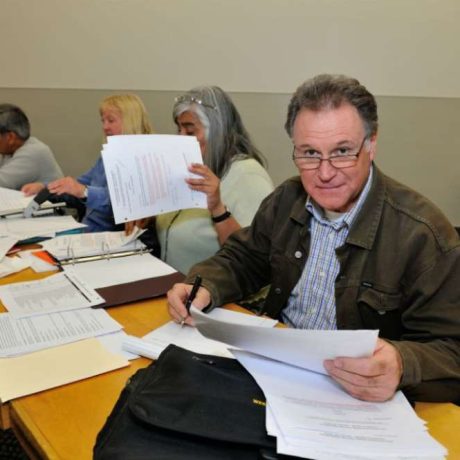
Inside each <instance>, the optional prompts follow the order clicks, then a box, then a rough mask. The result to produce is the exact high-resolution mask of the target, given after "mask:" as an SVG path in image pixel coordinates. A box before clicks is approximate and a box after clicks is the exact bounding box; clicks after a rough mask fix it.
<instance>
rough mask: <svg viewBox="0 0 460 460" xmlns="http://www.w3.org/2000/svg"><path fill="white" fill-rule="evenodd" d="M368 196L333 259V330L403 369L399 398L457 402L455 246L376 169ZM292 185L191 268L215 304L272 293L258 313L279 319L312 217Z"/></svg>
mask: <svg viewBox="0 0 460 460" xmlns="http://www.w3.org/2000/svg"><path fill="white" fill-rule="evenodd" d="M374 168H375V169H374V172H375V174H374V177H373V183H372V187H371V190H370V192H369V196H368V197H367V199H366V202H365V203H364V205H363V208H362V210H361V212H360V213H359V215H358V217H357V218H356V220H355V222H354V223H353V225H352V228H351V229H350V232H349V234H348V238H347V240H346V243H345V244H344V245H343V246H342V247H340V248H338V249H337V251H336V253H337V257H338V259H339V262H340V272H339V275H338V276H337V279H336V283H335V291H336V309H337V311H336V313H337V327H338V328H339V329H379V331H380V337H382V338H385V339H387V340H389V341H391V343H392V344H393V345H395V346H396V347H397V349H398V350H399V352H400V354H401V356H402V360H403V376H402V380H401V383H400V388H401V389H403V390H404V391H405V392H406V394H407V395H408V397H409V398H411V399H414V400H418V401H454V402H460V241H459V237H458V235H457V233H456V231H455V229H454V228H453V227H452V225H451V224H450V223H449V222H448V220H447V219H446V217H445V216H444V215H443V214H442V213H441V212H440V211H439V210H438V209H437V208H436V207H435V206H434V205H433V204H432V203H430V202H429V201H428V200H427V199H425V198H423V197H422V196H421V195H419V194H418V193H416V192H414V191H413V190H411V189H409V188H408V187H406V186H404V185H401V184H399V183H398V182H396V181H394V180H393V179H391V178H389V177H387V176H385V175H384V174H382V173H381V172H380V171H379V170H378V169H377V168H376V167H375V166H374ZM306 199H307V195H306V192H305V190H304V188H303V186H302V183H301V182H300V179H299V178H292V179H289V180H287V181H286V182H284V183H283V184H282V185H281V186H279V187H278V188H277V189H276V190H275V191H274V192H273V193H272V194H271V195H270V196H268V197H267V198H266V199H265V201H264V202H263V203H262V205H261V207H260V209H259V211H258V212H257V214H256V216H255V218H254V221H253V223H252V225H251V226H250V227H248V228H245V229H242V230H240V231H239V232H237V233H235V234H234V235H233V236H232V237H231V238H230V239H229V240H228V241H227V243H226V244H225V245H224V247H223V248H222V249H221V250H220V251H219V252H218V253H217V255H216V256H214V257H213V258H211V259H208V260H207V261H205V262H202V263H200V264H198V265H196V266H195V267H193V268H192V270H191V272H190V273H189V275H188V277H187V280H189V281H190V280H193V279H194V277H195V275H196V274H197V273H199V274H200V275H201V276H202V277H203V285H204V286H205V287H206V288H208V289H209V291H210V292H211V294H212V298H213V302H214V303H215V304H216V305H222V304H224V303H227V302H231V301H235V300H239V299H242V298H245V297H246V296H247V295H248V294H250V293H253V292H256V291H257V290H258V289H260V288H261V287H263V286H265V285H267V284H271V287H270V291H269V294H268V296H267V300H266V302H265V307H264V313H267V314H269V315H270V316H272V317H275V318H277V317H279V314H280V311H281V310H282V309H283V308H284V307H285V305H286V302H287V299H288V297H289V294H290V292H291V291H292V289H293V288H294V286H295V285H296V283H297V281H298V279H299V277H300V275H301V273H302V270H303V267H304V265H305V261H306V259H307V257H308V251H309V243H310V234H309V220H310V215H309V213H308V212H307V211H306V209H305V202H306Z"/></svg>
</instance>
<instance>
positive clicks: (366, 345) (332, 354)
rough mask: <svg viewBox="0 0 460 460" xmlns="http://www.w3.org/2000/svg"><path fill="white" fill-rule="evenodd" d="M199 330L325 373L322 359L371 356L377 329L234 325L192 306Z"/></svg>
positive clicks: (256, 351)
mask: <svg viewBox="0 0 460 460" xmlns="http://www.w3.org/2000/svg"><path fill="white" fill-rule="evenodd" d="M190 312H191V315H192V317H193V319H194V321H195V324H196V327H197V328H198V330H199V331H200V332H201V333H202V334H203V335H204V336H205V337H207V338H209V339H213V340H218V341H221V342H224V343H227V344H229V345H232V346H234V347H237V348H241V349H243V350H247V351H251V352H253V353H257V354H260V355H262V356H267V357H269V358H272V359H277V360H278V361H282V362H286V363H289V364H293V365H294V366H299V367H303V368H306V369H310V370H313V371H315V372H321V373H323V374H324V373H326V371H325V369H324V367H323V361H324V360H325V359H331V358H336V357H337V356H347V357H350V358H358V357H365V356H371V355H372V353H373V351H374V349H375V344H376V341H377V334H378V331H367V330H357V331H345V330H340V331H322V330H305V329H289V328H277V329H267V328H259V327H257V326H244V325H234V324H231V323H228V322H225V321H221V320H216V319H214V318H212V316H210V315H206V314H204V313H203V312H201V311H199V310H197V309H196V308H194V307H192V308H191V309H190Z"/></svg>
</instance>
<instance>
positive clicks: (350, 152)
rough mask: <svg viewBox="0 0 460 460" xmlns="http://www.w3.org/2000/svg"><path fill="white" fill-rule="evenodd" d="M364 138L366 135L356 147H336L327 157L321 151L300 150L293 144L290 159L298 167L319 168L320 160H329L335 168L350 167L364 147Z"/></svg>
mask: <svg viewBox="0 0 460 460" xmlns="http://www.w3.org/2000/svg"><path fill="white" fill-rule="evenodd" d="M366 140H367V137H365V138H364V139H363V141H362V142H361V144H360V146H359V148H358V149H351V148H349V147H338V148H337V149H336V150H335V151H334V152H332V153H331V154H330V155H329V158H323V157H322V155H321V152H318V151H316V150H314V149H307V150H305V151H300V150H299V149H298V148H297V147H296V146H295V145H294V150H293V151H292V159H293V160H294V163H295V165H296V166H297V167H298V168H299V169H307V170H312V169H319V167H320V166H321V162H322V161H329V163H330V164H331V165H332V166H334V168H337V169H343V168H351V167H352V166H355V165H356V163H357V162H358V157H359V155H360V153H361V151H362V149H363V147H364V143H365V142H366Z"/></svg>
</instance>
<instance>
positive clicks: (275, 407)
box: [234, 350, 444, 459]
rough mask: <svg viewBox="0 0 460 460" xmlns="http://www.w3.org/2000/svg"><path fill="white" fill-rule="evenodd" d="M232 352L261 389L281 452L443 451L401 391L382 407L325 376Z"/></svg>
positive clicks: (324, 455) (371, 453)
mask: <svg viewBox="0 0 460 460" xmlns="http://www.w3.org/2000/svg"><path fill="white" fill-rule="evenodd" d="M234 354H235V356H236V357H237V359H238V360H239V361H240V362H241V363H242V364H243V366H244V367H246V369H247V370H248V371H249V372H250V373H251V375H252V376H253V377H254V378H255V380H256V381H257V383H258V384H259V385H260V387H261V388H262V389H263V391H264V394H265V396H266V398H267V404H268V406H269V408H270V409H269V411H268V413H267V414H268V417H269V418H271V419H270V421H269V423H268V427H267V429H268V430H270V432H271V433H272V434H275V435H277V436H278V439H281V442H279V443H278V451H279V452H280V453H284V454H290V455H299V456H302V457H311V458H319V459H323V458H329V457H331V458H332V454H335V455H344V454H346V456H353V455H355V456H357V455H361V456H362V457H364V458H367V457H372V458H375V453H376V452H379V455H382V456H384V455H387V456H388V455H390V456H398V455H399V456H404V455H410V456H413V457H416V456H417V455H418V456H420V455H429V456H439V455H442V454H443V453H444V450H443V448H442V446H440V445H439V444H438V443H437V442H436V441H434V440H433V439H432V438H431V437H430V436H428V435H427V433H426V429H425V427H424V423H423V421H422V420H420V419H419V418H418V417H417V416H416V414H415V412H414V411H413V410H412V408H411V407H410V405H409V403H408V402H407V400H406V399H405V397H404V396H403V394H402V393H401V392H398V393H397V394H396V395H395V397H394V398H393V399H392V400H390V401H387V402H385V403H371V402H365V401H360V400H357V399H355V398H353V397H352V396H350V395H348V394H347V393H346V392H345V391H343V390H342V389H341V388H340V387H339V386H338V385H337V384H336V383H335V382H334V381H333V380H332V379H331V378H330V377H328V376H325V375H321V374H317V373H314V372H310V371H308V370H305V369H301V368H298V367H295V366H290V365H288V364H285V363H281V362H278V361H274V360H271V359H268V358H264V357H261V356H257V355H254V354H252V353H247V352H244V351H240V350H234ZM366 456H367V457H366ZM336 458H342V457H338V456H337V457H336ZM357 458H361V457H357ZM420 458H422V457H420Z"/></svg>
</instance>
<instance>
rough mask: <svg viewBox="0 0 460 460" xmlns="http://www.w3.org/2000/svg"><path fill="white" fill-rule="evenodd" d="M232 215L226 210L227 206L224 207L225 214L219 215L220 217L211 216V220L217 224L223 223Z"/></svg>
mask: <svg viewBox="0 0 460 460" xmlns="http://www.w3.org/2000/svg"><path fill="white" fill-rule="evenodd" d="M231 215H232V213H231V212H230V211H229V210H228V209H227V206H225V212H224V213H223V214H221V215H220V216H215V217H214V216H211V220H212V221H213V222H214V223H215V224H218V223H219V222H223V221H224V220H227V219H228V218H229V217H230V216H231Z"/></svg>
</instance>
